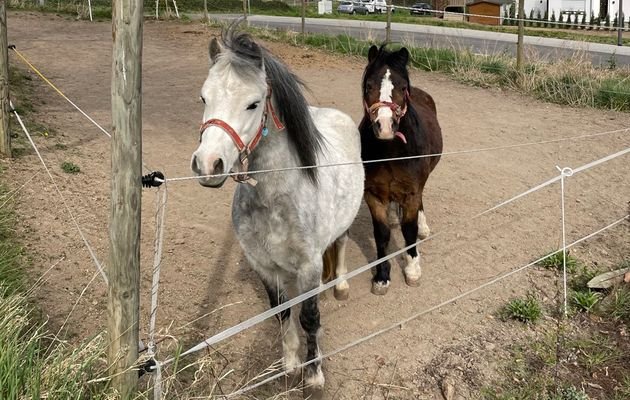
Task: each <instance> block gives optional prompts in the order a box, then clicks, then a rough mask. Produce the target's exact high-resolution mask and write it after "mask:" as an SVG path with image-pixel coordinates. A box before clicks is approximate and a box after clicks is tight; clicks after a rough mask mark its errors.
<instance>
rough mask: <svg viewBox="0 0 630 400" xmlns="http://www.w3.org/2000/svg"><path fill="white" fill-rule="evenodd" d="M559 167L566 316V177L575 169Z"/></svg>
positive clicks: (565, 314)
mask: <svg viewBox="0 0 630 400" xmlns="http://www.w3.org/2000/svg"><path fill="white" fill-rule="evenodd" d="M556 168H558V171H559V172H560V211H561V213H562V286H563V290H564V317H565V318H566V317H567V315H569V305H568V301H567V229H566V218H565V210H564V205H565V201H564V178H566V177H569V176H572V175H573V170H572V169H571V168H560V167H558V166H556Z"/></svg>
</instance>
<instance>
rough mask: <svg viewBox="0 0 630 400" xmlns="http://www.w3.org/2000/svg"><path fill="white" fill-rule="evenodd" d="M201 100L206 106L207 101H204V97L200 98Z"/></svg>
mask: <svg viewBox="0 0 630 400" xmlns="http://www.w3.org/2000/svg"><path fill="white" fill-rule="evenodd" d="M199 100H201V101H202V102H203V104H206V99H204V98H203V96H199Z"/></svg>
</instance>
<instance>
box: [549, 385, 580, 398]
mask: <svg viewBox="0 0 630 400" xmlns="http://www.w3.org/2000/svg"><path fill="white" fill-rule="evenodd" d="M549 400H589V397H588V395H587V394H586V393H584V391H582V390H580V389H578V388H576V387H575V386H567V387H564V388H561V389H559V390H558V391H557V392H556V393H555V394H553V395H551V396H550V397H549Z"/></svg>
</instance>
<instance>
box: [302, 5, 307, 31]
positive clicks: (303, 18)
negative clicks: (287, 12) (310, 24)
mask: <svg viewBox="0 0 630 400" xmlns="http://www.w3.org/2000/svg"><path fill="white" fill-rule="evenodd" d="M305 34H306V0H302V41H303V40H304V35H305Z"/></svg>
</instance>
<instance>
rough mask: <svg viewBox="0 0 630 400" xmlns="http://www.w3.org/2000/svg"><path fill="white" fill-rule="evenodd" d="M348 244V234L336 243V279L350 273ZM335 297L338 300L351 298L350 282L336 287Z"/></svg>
mask: <svg viewBox="0 0 630 400" xmlns="http://www.w3.org/2000/svg"><path fill="white" fill-rule="evenodd" d="M347 243H348V232H346V233H344V234H343V235H341V236H340V237H339V239H337V240H336V241H335V244H336V245H337V254H336V255H337V267H336V269H335V277H340V276H341V275H343V274H345V273H346V272H348V270H347V269H346V244H347ZM334 295H335V298H336V299H337V300H348V297H349V296H350V285H348V281H346V280H343V281H341V282H339V283H338V284H336V285H335V290H334Z"/></svg>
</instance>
